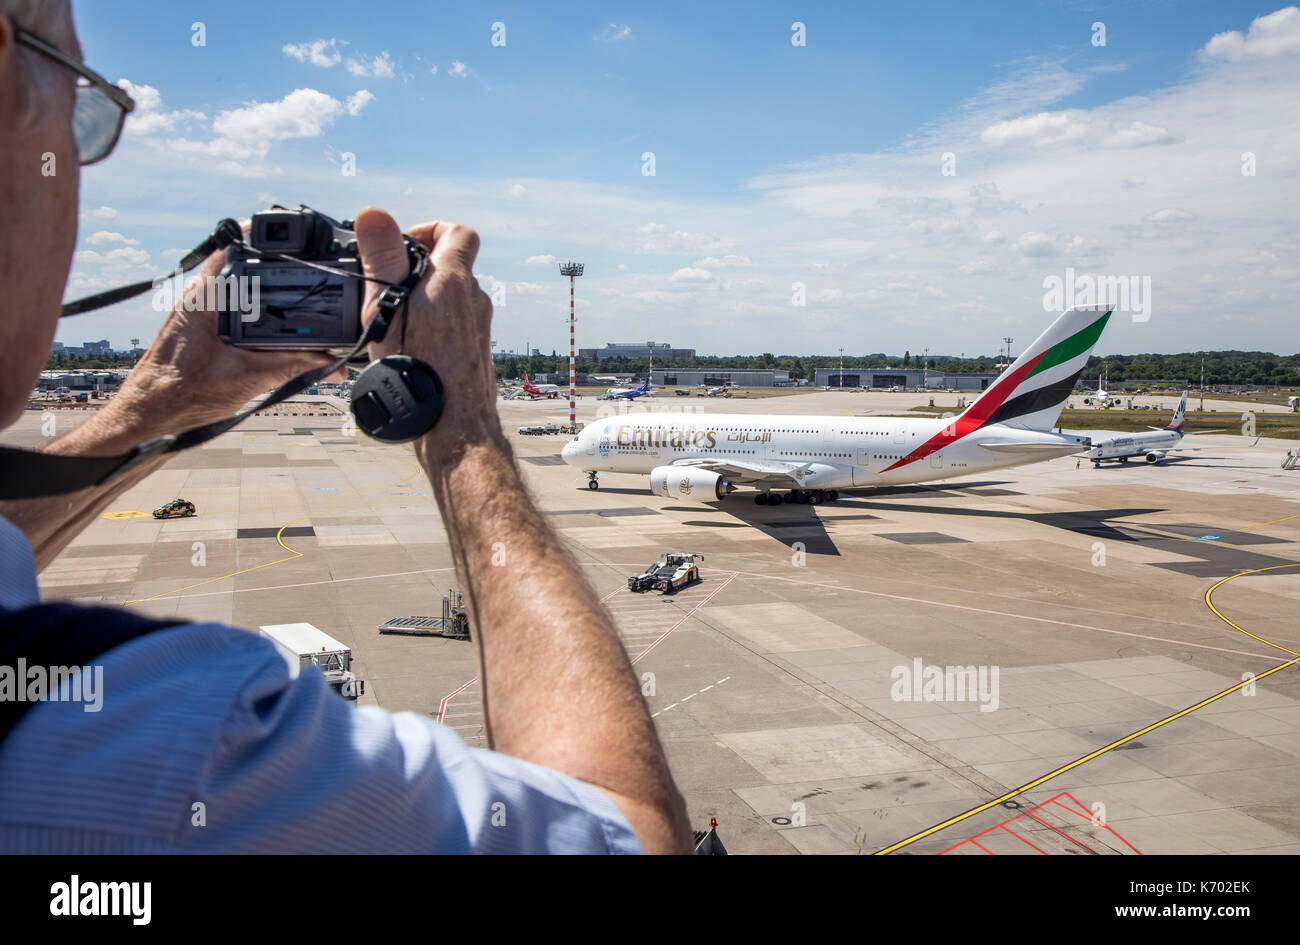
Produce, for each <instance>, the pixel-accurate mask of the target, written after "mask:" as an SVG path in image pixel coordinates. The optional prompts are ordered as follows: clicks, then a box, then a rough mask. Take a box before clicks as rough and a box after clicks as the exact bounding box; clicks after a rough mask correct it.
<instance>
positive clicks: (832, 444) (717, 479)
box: [561, 306, 1111, 505]
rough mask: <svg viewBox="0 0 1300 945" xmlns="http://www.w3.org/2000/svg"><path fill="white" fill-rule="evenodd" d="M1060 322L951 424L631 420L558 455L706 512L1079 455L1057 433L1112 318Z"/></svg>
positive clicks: (579, 439)
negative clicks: (741, 493) (741, 499)
mask: <svg viewBox="0 0 1300 945" xmlns="http://www.w3.org/2000/svg"><path fill="white" fill-rule="evenodd" d="M1110 313H1111V309H1110V308H1106V307H1099V306H1090V307H1087V308H1076V309H1071V310H1070V311H1067V312H1065V313H1064V314H1063V315H1061V316H1060V317H1058V318H1057V319H1056V321H1055V322H1053V323H1052V325H1051V327H1049V328H1048V329H1047V330H1046V331H1045V332H1043V334H1042V335H1040V336H1039V337H1038V339H1037V340H1036V341H1035V342H1034V343H1033V344H1032V345H1030V346H1029V348H1027V349H1026V350H1025V353H1024V354H1022V355H1021V356H1020V357H1019V358H1018V359H1017V360H1016V361H1015V363H1014V364H1012V365H1011V367H1010V368H1008V369H1007V370H1006V371H1005V372H1004V373H1003V374H1002V375H1001V376H1000V377H999V378H998V379H997V380H996V381H994V382H993V384H992V385H991V386H990V387H989V388H988V389H987V390H986V391H985V392H984V393H983V394H982V395H981V396H980V397H979V398H978V399H977V400H976V401H975V402H974V403H973V404H971V405H970V406H969V407H967V408H966V409H965V410H964V411H963V412H962V413H961V414H960V415H958V416H957V417H955V418H925V419H920V418H910V417H907V418H905V417H815V416H803V417H799V416H794V417H787V416H778V415H745V414H699V415H690V414H663V413H630V414H621V415H619V416H616V417H609V418H606V419H604V420H598V421H595V422H593V423H590V424H588V425H587V426H586V428H584V429H583V430H582V432H581V433H579V434H578V435H577V436H575V437H574V438H573V439H572V440H570V441H569V442H568V443H566V444H565V446H564V449H563V451H562V452H561V456H562V457H563V459H564V461H565V462H566V463H568V464H569V465H571V466H576V467H577V468H578V469H581V470H584V471H585V472H586V473H587V476H588V482H587V487H588V488H590V489H597V488H599V482H598V481H597V474H598V473H599V472H623V473H640V474H643V475H644V474H649V476H650V491H651V492H653V493H654V494H655V495H660V496H665V497H671V498H681V499H691V500H695V501H698V502H713V501H715V500H717V499H721V498H723V497H724V496H726V495H727V494H728V493H731V492H734V491H735V490H736V488H737V487H738V486H750V487H753V488H754V489H757V490H758V494H757V495H756V496H755V497H754V501H755V502H756V503H757V504H759V505H768V504H777V503H779V502H781V501H782V499H781V498H780V497H779V496H778V494H777V493H776V492H775V491H774V490H777V489H782V490H785V489H788V490H790V491H789V492H787V493H786V494H785V496H784V501H785V502H806V503H809V504H816V503H819V502H824V501H828V500H833V499H835V498H838V495H839V492H838V490H840V489H846V488H851V487H864V486H886V485H897V484H901V483H915V482H926V481H928V480H934V479H946V478H950V477H953V476H964V475H968V474H970V473H975V472H983V471H985V470H990V469H998V468H1001V467H1007V466H1020V465H1024V464H1026V463H1033V462H1038V461H1039V460H1043V459H1052V458H1054V457H1057V456H1065V455H1068V454H1070V453H1077V452H1079V450H1080V449H1081V448H1083V449H1086V448H1087V447H1089V446H1090V445H1091V441H1090V440H1089V438H1088V437H1086V436H1075V435H1067V434H1059V433H1053V432H1052V425H1053V424H1054V423H1055V422H1056V419H1057V417H1059V416H1060V413H1061V408H1062V407H1063V406H1064V405H1065V402H1066V399H1067V397H1068V396H1069V394H1070V391H1072V390H1073V389H1074V382H1075V380H1077V379H1078V377H1079V373H1080V372H1081V371H1082V370H1083V368H1084V365H1086V364H1087V362H1088V355H1089V353H1090V352H1091V351H1092V348H1093V346H1094V345H1095V344H1096V343H1097V339H1098V338H1099V337H1100V336H1101V332H1102V329H1103V328H1104V327H1105V326H1106V321H1107V319H1109V318H1110Z"/></svg>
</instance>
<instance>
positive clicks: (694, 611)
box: [632, 571, 740, 665]
mask: <svg viewBox="0 0 1300 945" xmlns="http://www.w3.org/2000/svg"><path fill="white" fill-rule="evenodd" d="M739 573H740V572H739V571H733V572H731V577H729V578H727V579H726V580H725V581H723V582H722V583H721V584H719V585H718V586H717V587H716V588H714V590H713V593H712V594H710V595H709V596H708V597H706V598H704V600H702V601H700V602H699V603H698V604H696V605H695V606H694V607H692V608H691V611H690V613H688V614H687V615H686V616H684V617H683V618H682V619H681V620H679V621H677V622H676V623H675V624H673V625H672V626H671V627H669V628H668V629H667V630H665V631H664V632H663V635H662V636H660V637H659V639H657V640H655V641H654V642H653V643H651V644H650V645H649V646H647V647H646V648H645V649H644V650H642V651H641V652H640V653H638V654H637V655H636V658H635V659H633V660H632V663H633V665H635V664H636V663H639V662H640V661H641V657H643V656H645V655H646V654H647V653H649V652H650V651H651V650H653V649H654V648H655V647H657V646H658V645H659V644H660V643H662V642H663V641H664V640H666V639H667V638H668V634H670V633H672V632H673V631H674V630H676V629H677V628H678V627H680V626H681V625H682V624H684V623H685V622H686V621H688V620H690V619H691V618H692V617H694V616H695V615H696V614H697V613H698V612H699V610H700V608H701V607H703V606H704V605H705V604H707V603H708V602H709V601H711V600H713V598H714V596H715V595H717V594H718V592H719V591H721V590H722V589H723V588H724V587H726V586H727V585H728V584H730V583H731V582H732V581H734V580H735V579H736V575H737V574H739Z"/></svg>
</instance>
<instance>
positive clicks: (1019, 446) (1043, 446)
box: [975, 440, 1089, 456]
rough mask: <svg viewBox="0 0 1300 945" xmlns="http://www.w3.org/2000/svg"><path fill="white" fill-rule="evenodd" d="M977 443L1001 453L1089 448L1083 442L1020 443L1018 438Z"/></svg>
mask: <svg viewBox="0 0 1300 945" xmlns="http://www.w3.org/2000/svg"><path fill="white" fill-rule="evenodd" d="M975 445H976V446H982V447H983V448H984V449H986V450H996V451H997V452H1000V453H1024V454H1025V455H1027V456H1032V455H1034V454H1035V453H1049V452H1052V451H1055V452H1057V453H1075V452H1078V451H1079V450H1082V449H1088V448H1089V447H1087V446H1085V445H1084V444H1082V443H1020V442H1017V441H1016V440H980V441H979V442H977V443H976V444H975Z"/></svg>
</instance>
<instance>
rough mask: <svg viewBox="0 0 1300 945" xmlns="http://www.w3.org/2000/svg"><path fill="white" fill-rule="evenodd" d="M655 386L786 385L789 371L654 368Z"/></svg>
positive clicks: (653, 381)
mask: <svg viewBox="0 0 1300 945" xmlns="http://www.w3.org/2000/svg"><path fill="white" fill-rule="evenodd" d="M651 383H653V384H654V386H655V387H787V386H789V384H790V372H789V371H767V370H757V369H755V370H752V371H751V370H744V369H738V368H689V369H687V368H682V369H680V370H678V369H675V368H655V369H654V371H653V377H652V379H651Z"/></svg>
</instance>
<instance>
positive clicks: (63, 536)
mask: <svg viewBox="0 0 1300 945" xmlns="http://www.w3.org/2000/svg"><path fill="white" fill-rule="evenodd" d="M151 435H153V434H151V433H149V432H148V431H147V430H145V429H144V428H143V427H142V426H141V425H140V423H139V422H138V418H137V417H135V415H134V414H133V413H131V412H130V411H129V410H128V409H126V408H125V407H124V408H123V409H121V410H118V411H113V410H111V409H110V408H104V411H103V412H102V413H97V414H96V415H95V416H94V417H92V418H90V419H89V420H88V421H86V422H85V423H83V424H82V425H81V426H79V427H77V429H75V430H73V431H72V432H71V433H69V434H67V435H66V436H63V437H60V438H59V439H57V440H55V441H54V442H53V443H51V444H49V446H47V447H46V448H45V450H44V452H46V453H61V454H64V455H72V456H115V455H118V454H119V453H125V452H126V451H127V450H129V449H131V448H132V447H133V446H135V445H137V444H138V443H141V442H143V441H144V440H145V439H148V438H149V437H150V436H151ZM163 461H164V458H163V457H157V458H154V459H151V460H149V461H147V462H144V463H141V464H140V465H139V466H138V467H136V468H135V469H132V470H131V471H130V472H128V473H126V474H124V475H122V476H120V477H119V478H117V479H115V480H113V481H112V482H110V483H108V484H107V485H103V486H95V487H92V488H90V489H82V490H80V491H77V492H68V493H64V494H62V495H54V496H46V497H44V498H36V499H8V500H3V501H0V515H3V516H4V517H5V518H7V519H8V520H9V521H10V522H12V523H13V524H14V525H16V526H17V527H18V528H20V529H22V531H23V533H24V534H25V535H26V536H27V540H28V541H29V542H30V543H31V546H32V552H33V553H34V555H35V556H36V570H37V571H38V572H39V571H42V570H44V568H45V567H46V566H47V565H49V563H50V562H51V561H53V560H54V559H55V558H56V557H57V556H58V554H59V552H61V551H62V550H63V549H64V548H66V547H67V546H68V544H69V543H71V541H72V540H73V539H74V538H76V537H77V535H79V534H80V533H81V532H82V530H83V529H85V527H86V526H87V525H89V524H90V523H91V522H93V521H94V520H95V517H96V516H98V515H99V514H100V513H101V512H102V511H103V510H104V509H105V508H106V507H107V506H108V505H109V503H111V502H112V501H113V500H114V499H115V498H117V497H118V496H119V495H121V494H122V493H123V492H125V491H126V490H128V489H130V488H131V487H132V486H134V485H135V484H136V483H138V482H140V481H141V480H143V479H144V478H145V477H146V476H148V475H149V474H150V473H151V472H153V471H154V470H155V469H157V468H158V467H159V466H161V465H162V463H163Z"/></svg>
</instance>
